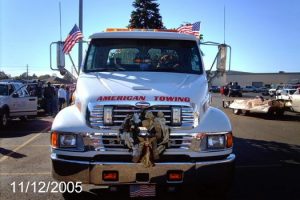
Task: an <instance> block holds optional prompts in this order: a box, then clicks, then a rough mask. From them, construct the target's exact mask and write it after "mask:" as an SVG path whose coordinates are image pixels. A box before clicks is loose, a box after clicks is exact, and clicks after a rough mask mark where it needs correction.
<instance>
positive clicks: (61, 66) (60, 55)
mask: <svg viewBox="0 0 300 200" xmlns="http://www.w3.org/2000/svg"><path fill="white" fill-rule="evenodd" d="M53 44H56V68H53V67H52V55H51V49H52V45H53ZM63 48H64V42H62V41H58V42H52V43H51V45H50V68H51V69H52V70H58V71H60V73H61V74H63V72H64V71H65V70H66V69H65V53H64V52H63Z"/></svg>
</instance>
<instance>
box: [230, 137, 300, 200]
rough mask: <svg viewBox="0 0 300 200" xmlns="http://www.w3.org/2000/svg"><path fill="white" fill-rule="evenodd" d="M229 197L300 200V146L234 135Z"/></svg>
mask: <svg viewBox="0 0 300 200" xmlns="http://www.w3.org/2000/svg"><path fill="white" fill-rule="evenodd" d="M234 141H235V147H234V151H235V153H236V156H237V159H236V173H235V181H234V187H233V190H232V192H231V198H230V199H299V197H300V191H299V188H300V181H299V180H300V173H299V172H300V146H299V145H289V144H284V143H278V142H268V141H261V140H252V139H242V138H235V140H234Z"/></svg>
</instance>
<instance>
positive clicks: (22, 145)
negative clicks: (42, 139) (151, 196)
mask: <svg viewBox="0 0 300 200" xmlns="http://www.w3.org/2000/svg"><path fill="white" fill-rule="evenodd" d="M49 128H50V127H47V128H45V129H43V130H42V131H41V132H39V133H38V134H37V135H35V136H33V137H31V138H30V139H29V140H27V141H26V142H24V143H23V144H21V145H20V146H17V147H16V148H15V149H13V150H12V151H11V152H10V153H8V154H7V155H4V156H3V157H2V158H1V159H0V163H1V162H3V161H5V160H6V159H7V158H9V157H10V156H11V155H12V154H14V153H15V152H17V151H19V150H20V149H22V148H23V147H25V146H26V145H28V144H29V143H30V142H32V141H33V140H35V139H36V138H37V137H39V136H40V135H41V134H42V133H43V132H45V131H47V130H48V129H49Z"/></svg>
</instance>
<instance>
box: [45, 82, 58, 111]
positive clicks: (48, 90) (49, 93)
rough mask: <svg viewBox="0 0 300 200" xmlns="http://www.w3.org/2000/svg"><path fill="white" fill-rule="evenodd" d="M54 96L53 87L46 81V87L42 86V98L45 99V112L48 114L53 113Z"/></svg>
mask: <svg viewBox="0 0 300 200" xmlns="http://www.w3.org/2000/svg"><path fill="white" fill-rule="evenodd" d="M54 96H55V89H54V87H52V85H51V83H50V82H48V83H47V87H45V88H44V98H45V101H46V112H47V114H48V115H52V114H53V105H52V104H53V98H54Z"/></svg>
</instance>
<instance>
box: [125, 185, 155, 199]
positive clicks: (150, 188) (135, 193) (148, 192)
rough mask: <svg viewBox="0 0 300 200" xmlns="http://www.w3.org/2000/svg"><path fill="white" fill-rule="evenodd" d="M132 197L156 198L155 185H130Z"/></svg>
mask: <svg viewBox="0 0 300 200" xmlns="http://www.w3.org/2000/svg"><path fill="white" fill-rule="evenodd" d="M129 189H130V197H154V196H155V195H156V191H155V185H130V188H129Z"/></svg>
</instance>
